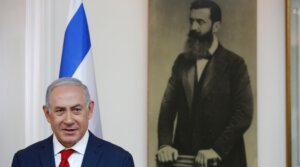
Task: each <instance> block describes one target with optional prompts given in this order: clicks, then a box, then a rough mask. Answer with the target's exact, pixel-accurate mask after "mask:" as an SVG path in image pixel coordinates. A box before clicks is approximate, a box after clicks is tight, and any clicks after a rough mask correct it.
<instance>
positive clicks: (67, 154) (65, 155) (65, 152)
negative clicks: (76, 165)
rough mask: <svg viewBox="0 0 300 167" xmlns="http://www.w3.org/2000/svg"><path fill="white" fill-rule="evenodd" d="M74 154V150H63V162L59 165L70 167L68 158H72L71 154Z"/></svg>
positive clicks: (60, 166)
mask: <svg viewBox="0 0 300 167" xmlns="http://www.w3.org/2000/svg"><path fill="white" fill-rule="evenodd" d="M73 152H74V150H72V149H69V150H62V151H61V152H60V154H61V161H60V164H59V167H70V164H69V162H68V158H69V157H70V156H71V154H72V153H73Z"/></svg>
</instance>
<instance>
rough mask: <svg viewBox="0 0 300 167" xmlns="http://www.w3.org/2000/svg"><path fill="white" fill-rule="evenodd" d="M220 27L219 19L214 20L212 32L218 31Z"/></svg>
mask: <svg viewBox="0 0 300 167" xmlns="http://www.w3.org/2000/svg"><path fill="white" fill-rule="evenodd" d="M220 28H221V22H220V21H216V22H214V24H213V27H212V31H213V33H216V32H218V31H219V29H220Z"/></svg>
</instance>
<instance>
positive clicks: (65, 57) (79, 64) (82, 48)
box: [59, 0, 102, 138]
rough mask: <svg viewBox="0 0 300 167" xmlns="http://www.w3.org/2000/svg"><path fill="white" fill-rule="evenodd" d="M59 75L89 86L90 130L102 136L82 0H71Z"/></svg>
mask: <svg viewBox="0 0 300 167" xmlns="http://www.w3.org/2000/svg"><path fill="white" fill-rule="evenodd" d="M59 77H60V78H61V77H74V78H77V79H79V80H81V81H82V82H83V83H84V84H85V85H86V86H87V87H88V89H89V92H90V96H91V99H92V100H93V101H94V102H95V107H94V112H93V117H92V119H91V120H90V122H89V130H90V131H91V132H93V133H94V134H95V135H96V136H98V137H100V138H102V130H101V122H100V111H99V104H98V96H97V89H96V79H95V72H94V62H93V55H92V51H91V42H90V35H89V29H88V24H87V19H86V15H85V11H84V7H83V3H82V0H71V5H70V9H69V17H68V24H67V27H66V31H65V37H64V45H63V53H62V58H61V64H60V72H59Z"/></svg>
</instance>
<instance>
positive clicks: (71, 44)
mask: <svg viewBox="0 0 300 167" xmlns="http://www.w3.org/2000/svg"><path fill="white" fill-rule="evenodd" d="M90 47H91V42H90V35H89V29H88V26H87V20H86V16H85V11H84V8H83V4H81V5H80V7H79V9H78V10H77V12H76V13H75V15H74V16H73V18H72V19H71V21H70V23H69V25H68V27H67V29H66V32H65V38H64V46H63V53H62V59H61V64H60V73H59V77H60V78H61V77H72V76H73V74H74V73H75V71H76V69H77V67H78V66H79V65H80V63H81V61H82V60H83V59H84V57H85V56H86V54H87V52H88V51H89V49H90Z"/></svg>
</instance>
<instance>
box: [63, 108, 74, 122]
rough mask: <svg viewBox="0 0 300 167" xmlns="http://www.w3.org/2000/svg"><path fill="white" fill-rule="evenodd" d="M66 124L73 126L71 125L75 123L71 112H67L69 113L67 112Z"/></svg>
mask: <svg viewBox="0 0 300 167" xmlns="http://www.w3.org/2000/svg"><path fill="white" fill-rule="evenodd" d="M64 122H65V123H66V124H71V123H73V115H72V112H71V111H67V112H66V115H65V119H64Z"/></svg>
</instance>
